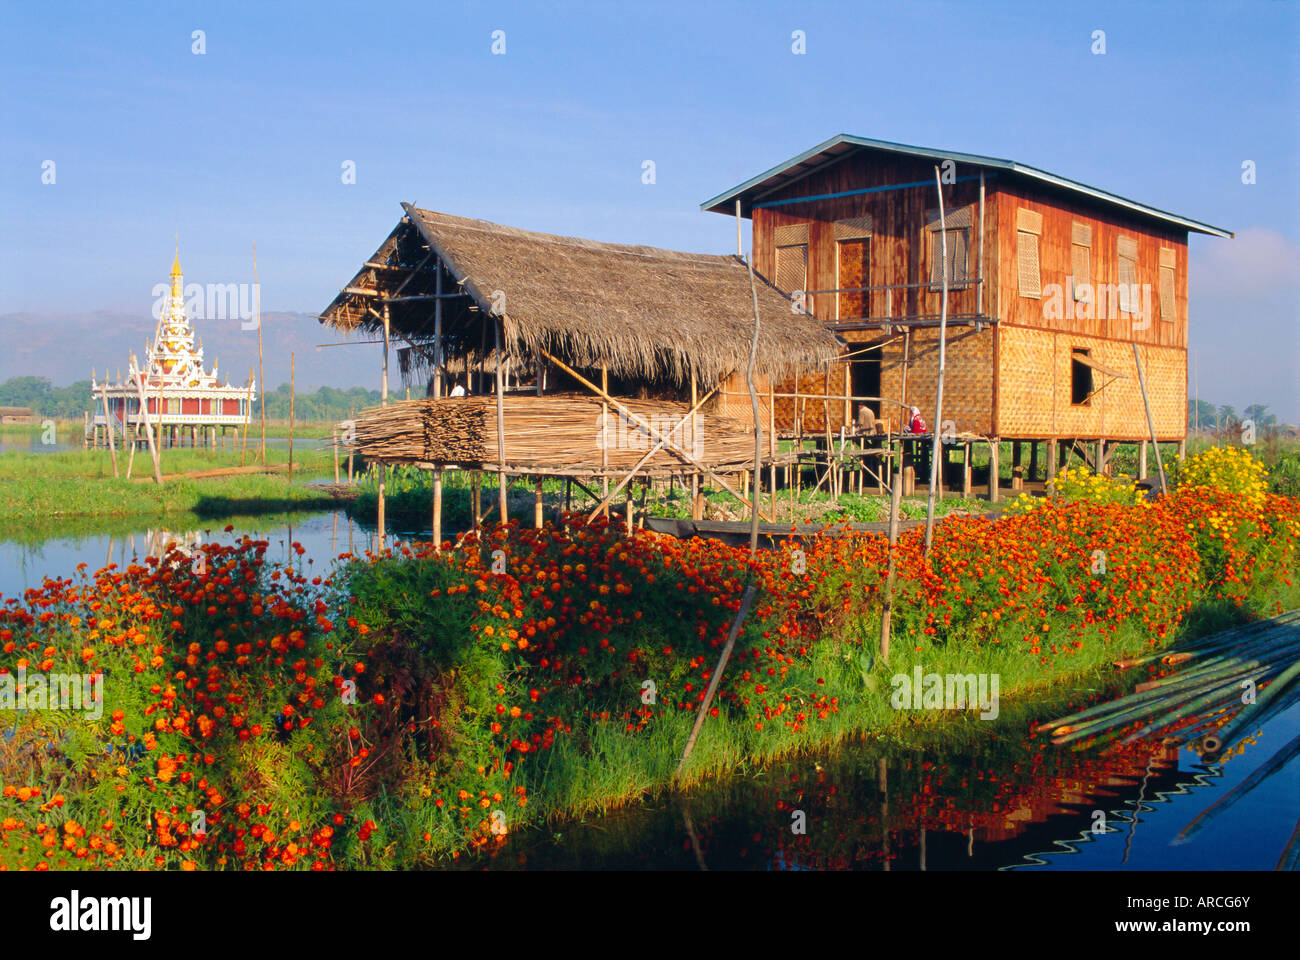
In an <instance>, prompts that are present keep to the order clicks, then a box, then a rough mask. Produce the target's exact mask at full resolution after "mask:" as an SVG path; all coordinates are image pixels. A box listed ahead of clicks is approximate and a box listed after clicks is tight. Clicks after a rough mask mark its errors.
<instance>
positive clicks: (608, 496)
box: [587, 387, 718, 523]
mask: <svg viewBox="0 0 1300 960" xmlns="http://www.w3.org/2000/svg"><path fill="white" fill-rule="evenodd" d="M717 389H718V388H717V387H714V388H713V389H712V390H710V391H709V392H708V393H706V394H705V395H704V399H703V400H696V401H694V402H693V403H692V405H691V411H690V413H689V414H688V416H690V417H692V418H694V416H695V411H696V410H698V409H699V408H700V406H701V404H704V403H707V402H708V400H709V397H711V396H713V394H714V392H716V391H717ZM601 416H602V417H604V409H603V405H602V413H601ZM602 435H603V434H602ZM671 436H672V431H669V434H668V436H661V437H660V438H659V440H658V441H656V443H655V444H654V446H652V447H651V448H650V449H649V450H648V451H647V452H646V453H645V455H644V456H643V457H641V459H640V460H638V461H637V462H636V465H635V466H634V467H632V469H631V470H629V471H628V472H627V473H626V474H625V475H624V477H623V479H622V480H620V481H619V482H618V485H617V486H615V487H614V489H613V490H610V489H608V488H609V478H608V477H606V478H605V488H606V490H605V492H604V493H603V494H602V495H601V497H602V498H601V501H600V503H599V504H597V505H596V508H595V509H594V510H592V511H591V513H590V514H589V515H588V517H587V522H588V523H591V521H593V520H595V519H596V514H598V513H601V512H602V511H603V512H604V513H605V515H606V516H608V515H609V505H610V503H611V501H613V499H614V498H615V497H617V496H618V494H619V491H620V490H622V489H623V487H624V486H625V485H627V484H629V483H631V482H632V479H633V478H634V477H635V476H636V474H637V471H638V470H640V469H641V468H642V467H644V466H645V465H646V464H647V463H649V462H650V458H651V457H653V456H654V455H655V454H656V453H658V452H659V450H661V449H662V448H663V447H664V445H665V444H667V443H668V442H669V438H670V437H671ZM692 443H694V439H692ZM605 449H606V448H605V446H604V445H603V444H602V446H601V451H602V453H603V452H604V451H605Z"/></svg>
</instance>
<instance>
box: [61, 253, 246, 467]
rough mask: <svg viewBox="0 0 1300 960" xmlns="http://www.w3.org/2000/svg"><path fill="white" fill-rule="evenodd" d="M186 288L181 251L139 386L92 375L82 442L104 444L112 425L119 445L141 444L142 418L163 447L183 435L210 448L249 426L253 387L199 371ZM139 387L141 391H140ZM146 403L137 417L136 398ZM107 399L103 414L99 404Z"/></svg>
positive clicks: (133, 381)
mask: <svg viewBox="0 0 1300 960" xmlns="http://www.w3.org/2000/svg"><path fill="white" fill-rule="evenodd" d="M184 291H185V284H184V282H183V279H182V276H181V258H180V250H179V249H178V250H177V252H176V258H175V259H174V260H173V261H172V272H171V290H170V292H169V293H168V295H167V298H166V301H165V302H164V304H163V309H162V315H161V316H160V317H159V318H158V328H157V330H156V331H155V333H154V339H153V342H152V343H149V344H146V345H145V362H144V365H143V369H141V370H140V371H139V383H137V380H136V379H135V378H134V377H132V376H129V375H128V376H127V377H126V378H125V379H124V380H121V381H120V382H118V383H110V382H106V383H98V382H96V380H95V375H94V371H91V382H90V385H91V393H92V397H93V402H94V404H95V408H94V411H93V413H92V415H91V416H90V417H89V418H88V426H89V427H91V428H92V429H89V430H87V439H90V440H93V442H94V444H95V445H96V446H98V445H100V444H101V443H102V444H105V445H106V444H107V443H108V434H107V432H106V430H105V427H106V426H108V425H109V424H111V425H112V429H113V431H114V433H115V434H116V435H117V436H119V437H121V438H122V440H121V442H122V443H123V444H125V443H129V442H131V441H132V440H134V441H135V442H137V443H143V442H144V440H145V420H147V421H148V423H149V424H150V426H152V428H153V431H154V436H155V437H156V438H158V439H159V441H160V443H162V444H164V445H179V444H183V443H184V441H185V439H186V436H187V434H188V439H189V442H190V444H191V445H192V446H198V445H200V444H206V443H207V442H208V441H209V440H210V441H211V443H212V445H213V446H214V447H215V446H216V442H217V430H218V428H219V429H220V431H221V435H222V436H223V437H224V436H225V432H226V429H227V428H228V427H233V428H234V429H235V435H236V436H238V434H239V430H241V429H243V428H244V426H245V425H246V424H247V423H248V421H249V417H250V414H251V411H252V408H253V403H254V401H255V400H256V398H257V397H256V394H257V384H256V382H250V383H249V384H248V385H247V386H242V387H241V386H232V385H231V384H230V381H229V380H227V381H226V383H224V384H222V383H220V382H219V381H218V379H217V363H216V361H213V364H212V372H211V373H209V372H207V371H205V370H204V369H203V344H202V341H200V342H198V343H197V344H196V343H195V336H194V328H193V326H192V325H191V323H190V318H189V313H188V312H187V311H186V309H185V292H184ZM141 387H143V391H142V390H141ZM141 392H143V394H144V396H145V400H146V405H145V419H144V420H142V419H141V416H140V395H141ZM105 397H107V405H108V412H107V416H106V415H105V411H104V405H105Z"/></svg>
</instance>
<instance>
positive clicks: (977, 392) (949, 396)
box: [880, 329, 994, 436]
mask: <svg viewBox="0 0 1300 960" xmlns="http://www.w3.org/2000/svg"><path fill="white" fill-rule="evenodd" d="M993 340H994V335H993V331H992V330H988V329H985V330H981V331H980V332H978V333H976V332H975V331H974V330H970V329H954V330H950V331H948V344H947V349H946V361H945V371H944V381H943V419H944V420H945V421H948V420H951V421H952V429H953V430H955V431H956V432H957V433H976V434H979V435H981V436H988V435H990V434H991V433H992V430H993V426H992V424H993ZM910 358H911V359H910V363H909V364H908V371H907V392H906V395H904V393H903V343H902V341H901V340H900V341H896V342H894V343H891V344H889V345H888V346H886V347H885V348H884V349H883V350H882V357H881V369H880V388H881V393H882V395H883V396H885V397H888V398H891V399H897V400H899V401H900V402H902V403H906V404H908V405H911V406H917V407H920V408H921V416H922V417H923V418H925V422H926V423H927V424H928V425H929V426H931V427H936V426H937V427H938V428H940V429H942V428H943V424H942V423H940V424H936V423H935V418H934V401H935V392H936V390H937V388H938V374H939V331H937V330H917V331H914V332H913V333H912V344H911V350H910ZM899 411H900V408H899V407H897V406H895V405H894V404H887V405H885V411H884V412H885V416H887V417H889V418H891V420H892V421H893V423H894V424H895V425H897V424H898V422H899V420H898V418H899V415H900V413H899Z"/></svg>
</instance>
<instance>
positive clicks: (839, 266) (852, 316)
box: [835, 237, 871, 320]
mask: <svg viewBox="0 0 1300 960" xmlns="http://www.w3.org/2000/svg"><path fill="white" fill-rule="evenodd" d="M835 258H836V270H837V273H836V276H837V277H838V278H839V280H838V282H837V283H836V287H837V289H838V290H839V292H838V293H837V294H836V295H835V310H836V316H837V317H838V318H839V319H840V320H857V319H859V318H861V317H867V316H870V315H871V314H870V311H869V310H868V309H867V306H868V304H869V303H870V299H869V291H866V290H863V289H861V288H862V287H868V286H870V285H871V239H870V238H869V237H855V238H853V239H849V240H839V241H837V242H836V244H835Z"/></svg>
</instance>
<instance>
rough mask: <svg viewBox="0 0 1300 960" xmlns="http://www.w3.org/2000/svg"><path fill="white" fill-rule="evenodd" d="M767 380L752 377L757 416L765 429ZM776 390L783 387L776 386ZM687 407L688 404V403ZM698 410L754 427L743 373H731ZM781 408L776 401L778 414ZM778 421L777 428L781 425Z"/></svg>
mask: <svg viewBox="0 0 1300 960" xmlns="http://www.w3.org/2000/svg"><path fill="white" fill-rule="evenodd" d="M767 388H768V381H767V378H766V377H759V376H756V377H754V389H755V391H757V393H758V416H759V420H760V421H761V426H762V427H763V429H764V430H767V425H768V409H767V408H768V406H769V403H768V398H767ZM776 389H777V390H778V391H780V390H782V389H784V388H782V387H777V388H776ZM688 409H689V405H688ZM700 410H701V411H702V412H704V413H709V414H715V415H717V416H722V417H727V418H729V419H731V420H734V421H736V422H737V423H743V424H744V425H745V429H746V430H753V429H754V409H753V407H751V406H750V403H749V388H748V387H747V386H746V385H745V377H744V375H743V374H739V373H733V374H732V375H731V376H730V377H728V378H727V380H726V381H725V382H724V383H723V385H722V386H721V387H720V388H719V389H718V393H717V394H716V395H715V396H714V397H712V398H711V399H710V400H708V401H707V402H706V403H705V404H704V405H703V406H702V407H701V408H700ZM780 410H781V404H780V401H778V402H777V411H778V414H779V412H780ZM779 419H780V418H779V416H778V423H777V429H778V430H780V429H781V426H780V423H779Z"/></svg>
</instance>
